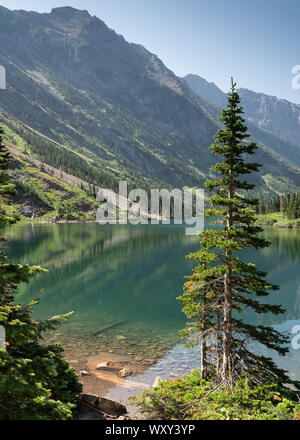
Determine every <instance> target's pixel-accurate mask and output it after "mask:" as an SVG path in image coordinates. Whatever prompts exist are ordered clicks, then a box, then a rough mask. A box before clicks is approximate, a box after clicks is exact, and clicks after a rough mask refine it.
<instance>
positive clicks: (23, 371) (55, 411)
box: [0, 133, 81, 420]
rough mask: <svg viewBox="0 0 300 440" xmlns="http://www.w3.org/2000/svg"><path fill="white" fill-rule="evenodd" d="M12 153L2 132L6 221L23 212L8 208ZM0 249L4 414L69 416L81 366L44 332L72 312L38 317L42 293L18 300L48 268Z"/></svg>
mask: <svg viewBox="0 0 300 440" xmlns="http://www.w3.org/2000/svg"><path fill="white" fill-rule="evenodd" d="M9 165H10V154H9V152H8V150H7V149H6V148H5V146H4V145H3V142H2V138H1V133H0V225H1V227H4V226H5V225H8V224H12V223H14V222H16V220H17V217H16V216H15V215H14V214H11V213H10V211H8V205H7V203H8V202H9V200H11V199H9V198H7V197H8V196H9V197H11V196H12V195H13V194H14V186H13V185H11V184H10V181H9V175H8V173H7V170H8V169H9ZM4 243H5V239H4V238H2V239H1V253H0V326H1V327H4V329H5V333H6V343H5V344H6V349H4V348H1V349H0V420H28V419H30V420H34V419H36V420H39V419H50V420H65V419H70V418H72V416H73V411H74V409H75V407H76V405H75V404H76V400H77V395H78V393H79V392H80V391H81V384H80V383H79V381H78V378H77V375H76V373H75V371H74V370H73V369H72V368H70V366H69V365H68V363H67V362H66V361H65V360H64V359H63V357H62V351H63V350H62V348H61V347H60V346H59V345H42V338H43V334H44V333H45V332H46V331H47V332H48V331H51V330H54V329H55V328H57V327H58V326H59V325H61V323H62V322H63V321H65V320H66V319H67V318H68V317H69V316H70V314H69V315H64V316H57V317H53V318H52V319H49V320H47V321H41V322H37V321H35V320H34V319H33V318H32V314H33V311H34V307H35V306H36V305H37V304H38V299H37V300H35V301H33V302H31V303H30V304H29V305H21V304H16V302H15V293H16V289H17V288H18V286H19V285H20V284H21V283H28V282H29V281H30V279H31V278H32V277H33V276H35V275H37V274H39V273H42V272H43V271H44V270H43V269H41V268H40V267H38V266H31V267H30V266H28V265H19V264H13V263H11V262H9V261H8V259H7V257H6V256H5V249H4Z"/></svg>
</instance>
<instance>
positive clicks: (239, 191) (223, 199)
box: [181, 80, 299, 385]
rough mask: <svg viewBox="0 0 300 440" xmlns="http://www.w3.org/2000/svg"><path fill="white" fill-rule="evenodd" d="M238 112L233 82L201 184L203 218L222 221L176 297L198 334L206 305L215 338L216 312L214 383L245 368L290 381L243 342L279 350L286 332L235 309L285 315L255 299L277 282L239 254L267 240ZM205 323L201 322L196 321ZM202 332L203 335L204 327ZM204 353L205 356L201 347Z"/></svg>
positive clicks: (205, 239) (206, 238) (250, 148)
mask: <svg viewBox="0 0 300 440" xmlns="http://www.w3.org/2000/svg"><path fill="white" fill-rule="evenodd" d="M242 114H243V109H242V107H241V106H240V97H239V95H238V93H237V91H236V84H235V83H234V82H233V80H232V87H231V92H230V93H229V94H228V104H227V108H226V109H225V110H223V111H222V115H221V118H220V120H221V122H222V123H223V128H222V129H221V130H219V132H218V134H217V136H216V137H215V143H214V144H213V145H212V146H211V150H212V152H213V154H214V155H215V156H217V157H220V158H221V161H220V162H218V163H217V164H216V165H214V166H213V167H212V172H213V173H214V174H215V175H216V176H219V177H218V178H217V177H216V179H215V180H209V181H208V182H206V186H207V188H208V189H209V190H210V191H214V193H213V195H212V197H211V198H210V204H211V207H212V208H211V209H209V210H207V211H206V216H208V217H218V218H219V220H217V221H212V222H211V223H212V224H216V223H221V224H222V225H223V226H222V227H221V228H220V227H217V228H216V229H208V230H206V231H204V232H203V233H202V234H201V235H200V237H201V250H200V251H199V252H198V253H196V254H193V255H191V256H190V257H191V258H194V259H196V260H197V263H198V265H197V267H196V268H195V271H194V275H192V276H191V277H190V282H188V283H186V285H185V289H184V290H185V291H184V294H183V297H181V301H182V302H183V303H184V305H185V309H184V310H185V312H186V314H187V316H188V317H189V318H190V319H192V320H193V321H195V322H196V323H198V325H197V328H198V331H200V333H203V329H204V328H206V324H207V322H206V318H205V317H206V316H207V313H206V315H205V314H203V311H204V310H206V311H207V310H209V311H210V312H212V313H213V314H214V318H211V320H212V321H213V322H214V323H215V326H214V329H213V331H212V333H211V335H210V336H211V339H213V338H214V337H215V336H214V335H215V333H216V330H215V329H216V323H217V322H218V318H219V319H221V323H220V328H219V329H218V338H217V340H218V342H219V338H220V334H222V342H221V349H222V367H221V369H220V371H218V369H217V371H216V372H217V377H218V380H219V381H220V380H221V381H223V382H228V381H231V383H232V382H233V381H234V379H235V378H236V377H238V376H239V375H241V374H243V372H244V371H247V372H248V373H249V374H250V375H252V377H254V378H255V380H260V379H263V380H265V379H266V378H267V377H270V378H272V379H274V375H275V376H276V378H277V379H278V380H279V381H280V382H282V383H284V382H291V381H290V380H289V378H288V376H287V375H286V373H285V372H284V371H283V370H281V369H279V368H277V366H276V365H275V364H274V362H273V361H272V360H271V359H270V358H267V357H266V356H259V355H257V354H254V353H253V352H252V351H251V350H250V349H249V348H248V345H247V342H253V341H256V342H258V343H261V344H263V345H265V346H266V347H267V348H268V349H272V350H275V351H276V352H278V353H279V354H281V355H284V354H286V352H287V351H288V349H287V348H286V347H285V346H284V345H283V344H284V343H286V342H287V338H285V337H284V336H282V335H281V334H280V333H279V332H277V331H275V330H274V329H273V328H272V327H267V326H263V325H251V324H249V323H246V322H244V321H243V320H242V319H238V318H237V316H238V313H239V312H242V311H243V310H244V309H247V308H248V309H253V310H254V311H255V312H256V313H259V314H262V313H263V314H264V313H273V314H281V313H284V310H283V309H282V307H281V306H279V305H269V304H265V303H263V302H262V301H260V299H261V298H263V297H267V296H268V295H269V294H270V292H271V291H272V290H278V288H279V287H278V286H275V285H272V284H270V283H269V282H268V281H267V279H266V273H265V272H263V271H261V270H259V269H258V268H257V267H256V266H255V264H253V263H251V262H243V261H242V260H241V259H240V257H239V253H240V252H241V251H243V250H245V249H247V248H254V249H260V248H265V247H268V246H269V245H270V243H269V242H268V241H266V240H265V239H264V238H262V237H261V235H260V234H261V232H262V231H263V230H262V228H260V227H258V226H255V211H256V210H257V205H258V200H256V199H254V198H251V196H250V194H249V191H251V190H252V189H253V188H254V185H252V184H250V183H248V182H247V181H246V180H245V176H247V175H249V174H250V173H252V172H256V171H258V170H259V167H260V165H259V164H258V163H255V162H249V161H248V160H247V158H248V157H249V156H251V155H253V154H254V153H255V150H256V149H257V145H256V144H255V143H253V142H250V141H249V137H250V136H249V134H248V133H247V127H246V126H245V120H244V119H243V117H242ZM198 272H199V274H198V275H197V273H198ZM198 276H199V282H198V281H197V277H198ZM220 283H221V287H220ZM208 292H210V296H208ZM204 298H205V301H204ZM216 298H218V304H220V302H221V308H219V307H218V308H217V309H215V310H214V307H215V304H216ZM197 304H200V305H198V313H197V311H196V309H195V307H197ZM220 310H221V311H220ZM220 315H221V316H220ZM203 321H204V325H201V323H202V322H203ZM188 328H189V329H191V330H187V331H186V332H185V334H190V332H191V331H195V330H196V329H195V326H191V324H189V327H188ZM204 335H205V338H206V340H207V339H208V338H209V335H208V333H207V331H206V333H204ZM217 345H218V344H217ZM219 350H220V348H219ZM203 355H204V356H207V350H206V351H205V352H204V353H203ZM216 363H217V362H216ZM202 364H203V365H206V361H205V360H204V361H202ZM298 385H299V384H298Z"/></svg>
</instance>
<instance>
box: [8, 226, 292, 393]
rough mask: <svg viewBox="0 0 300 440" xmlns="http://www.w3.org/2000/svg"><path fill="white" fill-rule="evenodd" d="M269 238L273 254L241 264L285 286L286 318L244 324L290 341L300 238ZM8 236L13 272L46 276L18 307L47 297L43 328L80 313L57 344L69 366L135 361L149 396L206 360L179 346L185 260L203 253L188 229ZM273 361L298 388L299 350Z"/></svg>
mask: <svg viewBox="0 0 300 440" xmlns="http://www.w3.org/2000/svg"><path fill="white" fill-rule="evenodd" d="M264 235H265V236H266V237H267V238H268V239H269V240H270V241H272V246H271V247H270V248H269V249H264V250H261V251H253V250H248V251H247V252H245V253H244V255H243V259H245V260H248V261H251V262H254V263H256V264H257V265H259V267H260V268H262V269H263V270H266V271H267V272H268V274H269V279H270V281H271V282H273V283H275V284H280V285H281V289H280V291H279V292H274V293H272V294H271V296H270V297H269V298H268V302H270V303H272V304H282V305H283V307H284V308H285V309H286V313H285V315H282V316H275V317H274V316H272V315H265V316H263V315H258V316H257V315H255V314H254V313H247V314H246V316H245V318H246V319H247V320H248V321H249V322H251V323H254V324H257V325H258V324H265V325H266V324H267V325H274V326H275V327H276V328H278V329H279V330H280V331H282V332H284V333H286V334H288V335H290V336H291V337H292V335H291V330H292V328H293V326H294V325H300V265H299V261H300V231H289V230H278V229H266V231H265V232H264ZM6 236H8V238H9V240H10V242H9V255H10V257H11V258H12V259H13V260H14V261H15V262H18V263H23V264H25V263H26V264H39V265H41V266H43V267H46V268H47V269H48V273H46V274H42V275H39V276H38V277H36V278H35V279H34V280H32V282H31V283H30V284H29V285H23V286H21V288H20V289H19V293H18V297H17V300H18V301H22V302H28V301H30V300H32V299H33V298H35V297H36V296H37V295H38V294H39V292H40V291H41V290H44V292H43V293H42V295H41V301H40V304H39V306H38V307H37V312H36V317H37V318H38V319H41V318H46V317H50V316H52V315H57V314H61V313H67V312H69V311H74V312H75V314H74V316H73V317H72V319H71V320H70V321H69V323H68V324H66V325H64V326H63V327H62V328H61V329H60V330H59V331H57V332H56V333H54V334H53V335H52V336H51V337H50V338H49V340H50V341H57V342H61V343H62V344H63V345H64V347H66V356H67V358H68V359H81V360H82V359H85V358H89V357H91V356H97V353H99V352H100V351H101V352H103V351H104V352H110V353H115V354H119V355H124V356H128V357H129V358H130V359H132V361H133V362H136V363H137V364H140V367H141V368H140V374H138V376H135V377H134V378H131V379H128V381H129V382H130V381H133V382H135V383H136V382H138V383H140V384H144V386H145V385H150V386H151V385H152V384H153V381H154V380H155V379H156V378H157V377H162V378H164V377H169V376H170V377H172V375H173V376H174V377H175V376H178V375H182V374H184V373H185V372H187V371H190V370H191V369H193V368H196V367H198V366H199V363H200V354H199V350H198V349H197V348H195V349H193V350H187V349H185V348H184V347H183V345H182V342H181V341H180V339H179V337H178V330H179V329H181V328H183V327H184V325H185V321H186V319H185V316H184V315H183V313H182V312H181V305H180V304H179V303H178V301H176V298H177V297H178V296H179V295H180V294H181V291H182V285H183V283H184V275H188V274H189V273H190V272H191V269H192V267H193V262H191V261H187V260H186V259H185V256H186V255H187V254H188V253H190V252H193V251H196V250H197V249H198V247H199V238H198V237H190V236H186V235H185V228H184V227H183V226H174V225H170V226H163V225H160V226H151V225H143V226H129V225H116V226H108V225H107V226H103V225H98V224H58V225H56V224H46V225H15V226H12V227H10V228H8V229H7V230H6ZM109 326H112V327H110V328H108V327H109ZM271 354H272V353H271ZM272 356H273V354H272ZM274 359H276V361H277V362H278V363H279V364H280V365H281V366H282V367H284V368H285V369H287V370H288V371H289V372H290V374H291V376H292V377H293V378H298V379H300V368H299V366H300V350H294V349H291V352H290V354H289V355H288V356H286V357H285V358H282V357H281V358H279V357H277V356H275V355H274ZM133 388H134V387H133ZM121 391H122V393H121V394H122V397H124V399H125V400H126V398H127V396H128V395H129V394H132V392H133V391H132V388H130V387H129V388H127V389H122V390H120V389H119V387H116V388H114V389H112V390H111V391H110V393H109V396H110V397H112V398H117V397H118V400H119V398H120V392H121Z"/></svg>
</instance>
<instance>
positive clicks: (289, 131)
mask: <svg viewBox="0 0 300 440" xmlns="http://www.w3.org/2000/svg"><path fill="white" fill-rule="evenodd" d="M184 81H185V82H186V83H187V84H188V85H189V87H190V88H191V89H192V90H193V91H194V92H195V93H197V94H198V95H199V97H201V98H202V99H204V100H206V101H207V102H208V103H210V104H211V105H213V106H215V107H216V108H217V109H218V111H219V109H221V108H223V107H224V106H225V105H226V94H225V93H224V92H222V90H220V89H219V88H218V87H217V86H216V85H215V84H214V83H209V82H208V81H206V80H205V79H203V78H201V77H200V76H198V75H187V76H185V77H184ZM238 91H239V94H240V96H241V99H242V105H243V107H244V110H245V116H246V119H247V121H248V127H249V131H250V133H251V134H252V135H253V137H255V138H256V140H257V141H258V142H261V143H262V144H263V145H265V146H266V147H268V148H270V149H271V150H273V151H275V152H276V153H277V154H279V155H281V156H282V157H284V158H286V159H287V160H289V161H290V162H291V163H292V164H295V165H296V166H298V167H300V106H298V105H296V104H292V103H290V102H288V101H285V100H282V99H278V98H276V97H274V96H268V95H264V94H262V93H255V92H252V91H250V90H247V89H239V90H238Z"/></svg>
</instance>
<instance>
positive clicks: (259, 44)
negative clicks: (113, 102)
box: [0, 0, 300, 103]
mask: <svg viewBox="0 0 300 440" xmlns="http://www.w3.org/2000/svg"><path fill="white" fill-rule="evenodd" d="M0 4H1V5H2V6H5V7H8V8H9V9H25V10H33V11H39V12H50V10H51V9H52V8H53V7H58V6H73V7H75V8H78V9H86V10H88V11H89V12H90V13H91V14H92V15H97V16H98V17H99V18H101V20H103V21H104V22H105V23H106V24H107V25H108V26H109V27H110V28H112V29H114V30H115V31H116V32H117V33H119V34H122V35H123V36H124V37H125V38H126V39H127V40H128V41H131V42H136V43H140V44H142V45H144V46H145V47H146V48H147V49H148V50H150V51H151V52H153V53H155V54H156V55H158V56H159V57H160V58H161V59H162V60H163V62H164V63H165V64H166V65H167V67H169V68H170V69H171V70H173V71H174V72H175V73H176V74H177V75H180V76H183V75H185V74H187V73H195V74H199V75H201V76H202V77H204V78H205V79H207V80H209V81H213V82H214V83H215V84H216V85H217V86H219V87H220V88H221V89H222V90H224V91H227V89H228V87H229V83H230V76H234V78H235V80H236V81H237V82H238V86H240V87H246V88H249V89H251V90H255V91H259V92H264V93H268V94H270V95H276V96H278V97H279V98H285V99H288V100H290V101H292V102H297V103H300V89H299V90H294V89H293V88H292V85H291V80H292V77H293V75H292V73H291V69H292V67H293V66H295V65H300V50H299V49H300V45H299V43H300V38H299V37H300V25H299V19H300V1H299V0H85V1H83V0H74V1H72V0H62V1H60V0H42V1H41V0H8V1H3V0H2V1H1V0H0Z"/></svg>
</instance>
